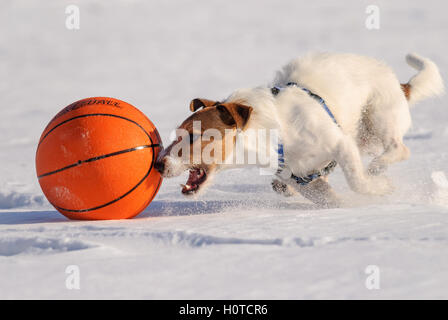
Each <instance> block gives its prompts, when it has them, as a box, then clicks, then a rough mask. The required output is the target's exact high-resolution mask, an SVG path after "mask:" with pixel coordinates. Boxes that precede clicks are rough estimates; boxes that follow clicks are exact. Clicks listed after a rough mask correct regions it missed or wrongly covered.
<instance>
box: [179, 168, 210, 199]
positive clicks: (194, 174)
mask: <svg viewBox="0 0 448 320" xmlns="http://www.w3.org/2000/svg"><path fill="white" fill-rule="evenodd" d="M204 181H205V171H204V170H203V169H191V170H190V174H189V176H188V180H187V183H186V184H185V185H183V186H182V193H192V192H195V191H196V190H197V189H198V188H199V185H200V184H201V183H202V182H204Z"/></svg>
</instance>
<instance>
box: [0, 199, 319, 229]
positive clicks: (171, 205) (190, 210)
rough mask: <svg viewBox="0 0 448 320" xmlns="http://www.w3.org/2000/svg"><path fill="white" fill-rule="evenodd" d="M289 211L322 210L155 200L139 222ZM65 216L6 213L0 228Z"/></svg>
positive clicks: (238, 202) (296, 205)
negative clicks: (197, 216)
mask: <svg viewBox="0 0 448 320" xmlns="http://www.w3.org/2000/svg"><path fill="white" fill-rule="evenodd" d="M257 209H267V210H269V209H273V210H278V209H290V210H301V211H303V210H315V209H319V207H317V206H315V205H313V204H307V203H300V202H282V201H275V200H211V201H200V200H190V201H171V200H159V201H157V200H156V201H153V202H152V203H151V204H150V205H149V207H148V208H146V209H145V210H144V211H143V212H142V213H141V214H139V215H138V216H137V217H136V219H139V218H151V217H172V216H189V215H202V214H213V213H222V212H226V211H230V212H233V211H237V210H257ZM68 221H70V220H68V219H67V218H66V217H64V216H63V215H61V214H60V213H59V212H57V211H56V210H51V211H37V210H36V211H6V212H5V211H3V212H0V225H23V224H40V223H61V222H68Z"/></svg>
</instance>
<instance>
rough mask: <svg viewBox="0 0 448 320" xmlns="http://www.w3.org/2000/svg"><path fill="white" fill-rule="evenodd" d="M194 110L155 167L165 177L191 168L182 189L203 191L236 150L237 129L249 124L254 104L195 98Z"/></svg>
mask: <svg viewBox="0 0 448 320" xmlns="http://www.w3.org/2000/svg"><path fill="white" fill-rule="evenodd" d="M190 110H191V111H192V112H193V114H192V115H191V116H189V117H188V118H187V119H186V120H185V121H184V122H183V123H182V124H181V125H180V126H179V127H178V128H177V130H176V139H175V140H174V141H173V142H172V143H171V145H169V146H168V147H167V148H166V149H164V150H162V151H161V152H160V154H159V156H158V158H157V161H156V164H155V168H156V169H157V170H158V171H159V172H160V173H161V174H162V176H164V177H175V176H178V175H180V174H181V173H182V172H184V171H187V170H189V177H188V180H187V182H186V183H185V185H183V186H182V193H183V194H186V195H189V194H194V193H196V192H197V191H199V190H200V189H201V188H202V187H203V186H204V184H205V182H206V181H207V180H208V179H209V178H210V177H211V176H212V175H213V173H215V172H216V171H217V170H218V169H219V168H221V167H222V166H223V164H225V163H226V160H227V158H228V157H229V156H230V155H231V154H232V153H233V150H234V146H235V141H236V139H235V133H236V131H237V130H244V128H245V127H246V125H247V123H248V121H249V118H250V114H251V112H252V107H250V106H247V105H244V104H242V103H237V102H223V103H221V102H218V101H212V100H207V99H194V100H192V101H191V103H190Z"/></svg>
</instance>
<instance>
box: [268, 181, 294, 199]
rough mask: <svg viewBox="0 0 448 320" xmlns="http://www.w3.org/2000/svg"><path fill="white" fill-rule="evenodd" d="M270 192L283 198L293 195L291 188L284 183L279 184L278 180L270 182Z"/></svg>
mask: <svg viewBox="0 0 448 320" xmlns="http://www.w3.org/2000/svg"><path fill="white" fill-rule="evenodd" d="M271 185H272V190H274V191H275V192H277V193H278V194H281V195H282V196H285V197H290V196H292V195H293V194H294V193H293V192H292V190H291V188H290V187H289V186H288V185H287V184H286V183H284V182H281V181H280V180H277V179H274V180H272V182H271Z"/></svg>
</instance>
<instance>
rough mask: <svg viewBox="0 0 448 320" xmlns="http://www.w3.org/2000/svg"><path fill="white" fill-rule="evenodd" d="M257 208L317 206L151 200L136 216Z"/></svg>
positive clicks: (193, 213) (233, 201) (182, 214)
mask: <svg viewBox="0 0 448 320" xmlns="http://www.w3.org/2000/svg"><path fill="white" fill-rule="evenodd" d="M257 209H267V210H269V209H273V210H276V209H290V210H301V211H302V210H316V209H319V207H318V206H316V205H313V204H307V203H303V202H284V201H275V200H209V201H200V200H193V201H168V200H160V201H153V202H152V203H151V204H150V206H149V207H148V208H147V209H146V210H145V211H144V212H143V213H142V214H140V215H139V216H138V217H139V218H148V217H164V216H189V215H202V214H213V213H222V212H225V211H238V210H257Z"/></svg>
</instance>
